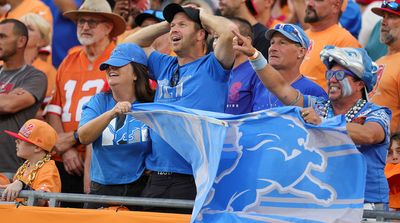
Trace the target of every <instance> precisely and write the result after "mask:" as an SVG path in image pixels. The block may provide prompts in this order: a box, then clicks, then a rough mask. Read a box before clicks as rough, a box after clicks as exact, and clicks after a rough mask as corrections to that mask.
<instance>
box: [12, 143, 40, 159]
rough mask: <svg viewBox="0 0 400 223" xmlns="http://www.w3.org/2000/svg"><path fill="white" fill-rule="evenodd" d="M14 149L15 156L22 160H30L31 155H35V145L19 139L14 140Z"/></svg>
mask: <svg viewBox="0 0 400 223" xmlns="http://www.w3.org/2000/svg"><path fill="white" fill-rule="evenodd" d="M15 143H16V147H17V149H16V150H17V156H18V157H20V158H23V159H30V158H31V157H32V155H33V154H34V153H35V148H36V147H37V146H36V145H34V144H32V143H29V142H25V141H23V140H20V139H16V140H15Z"/></svg>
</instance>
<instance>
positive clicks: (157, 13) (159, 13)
mask: <svg viewBox="0 0 400 223" xmlns="http://www.w3.org/2000/svg"><path fill="white" fill-rule="evenodd" d="M143 13H146V14H150V15H153V16H154V17H156V18H157V19H159V20H164V15H163V12H162V11H156V10H151V9H147V10H144V12H143Z"/></svg>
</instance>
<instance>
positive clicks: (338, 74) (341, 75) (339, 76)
mask: <svg viewBox="0 0 400 223" xmlns="http://www.w3.org/2000/svg"><path fill="white" fill-rule="evenodd" d="M333 76H335V78H336V80H338V81H341V80H343V79H344V78H345V77H346V76H351V77H353V78H354V79H356V80H359V79H360V78H358V77H357V76H356V75H355V74H353V73H352V72H351V71H348V70H328V71H326V73H325V78H326V80H330V79H332V77H333Z"/></svg>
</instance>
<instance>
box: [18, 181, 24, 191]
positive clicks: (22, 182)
mask: <svg viewBox="0 0 400 223" xmlns="http://www.w3.org/2000/svg"><path fill="white" fill-rule="evenodd" d="M18 181H19V182H21V184H22V188H21V190H24V189H25V188H26V183H25V182H24V181H22V180H18Z"/></svg>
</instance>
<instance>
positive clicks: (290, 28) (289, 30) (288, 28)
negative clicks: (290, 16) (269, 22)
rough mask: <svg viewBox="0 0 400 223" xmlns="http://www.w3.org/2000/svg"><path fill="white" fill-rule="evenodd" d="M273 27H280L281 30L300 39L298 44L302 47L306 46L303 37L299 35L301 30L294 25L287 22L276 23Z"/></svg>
mask: <svg viewBox="0 0 400 223" xmlns="http://www.w3.org/2000/svg"><path fill="white" fill-rule="evenodd" d="M274 29H281V30H283V31H286V32H287V33H290V34H292V35H294V36H295V37H296V38H297V39H299V40H300V45H301V46H302V47H306V46H307V44H306V42H305V41H304V39H303V37H301V32H300V31H299V30H297V28H296V27H294V26H292V25H289V24H277V25H276V26H275V27H274Z"/></svg>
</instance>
